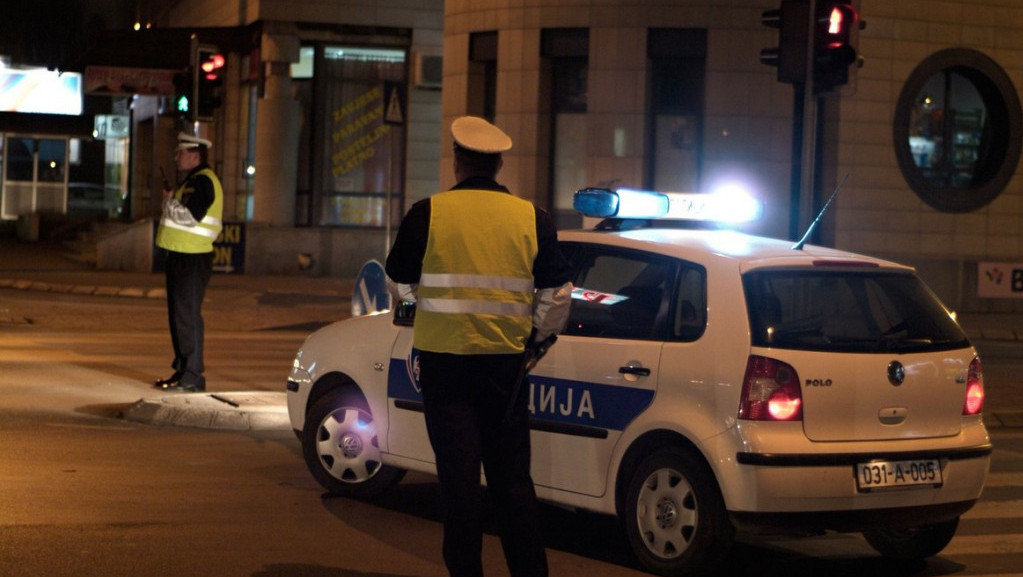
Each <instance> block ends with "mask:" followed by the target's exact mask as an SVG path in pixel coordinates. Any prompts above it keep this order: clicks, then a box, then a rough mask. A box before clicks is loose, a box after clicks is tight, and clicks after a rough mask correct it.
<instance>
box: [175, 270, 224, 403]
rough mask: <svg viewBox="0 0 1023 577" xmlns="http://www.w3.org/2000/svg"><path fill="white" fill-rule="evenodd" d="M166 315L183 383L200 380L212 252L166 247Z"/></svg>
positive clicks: (199, 381) (176, 367)
mask: <svg viewBox="0 0 1023 577" xmlns="http://www.w3.org/2000/svg"><path fill="white" fill-rule="evenodd" d="M166 271H167V318H168V321H169V324H170V334H171V343H172V344H173V345H174V362H173V363H172V364H171V366H172V367H173V368H174V371H175V372H176V373H180V374H181V382H182V384H185V385H196V384H199V383H201V382H202V381H203V376H202V375H203V371H204V370H205V369H206V367H205V365H204V363H203V340H204V334H205V328H206V327H205V324H204V323H203V318H202V301H203V298H205V296H206V286H207V285H208V284H209V282H210V277H211V276H212V275H213V253H212V252H207V253H201V254H186V253H180V252H172V251H167V264H166Z"/></svg>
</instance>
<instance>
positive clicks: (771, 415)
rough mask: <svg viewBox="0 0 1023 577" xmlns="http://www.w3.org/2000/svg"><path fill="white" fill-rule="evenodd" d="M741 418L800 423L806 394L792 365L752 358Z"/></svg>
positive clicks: (745, 380)
mask: <svg viewBox="0 0 1023 577" xmlns="http://www.w3.org/2000/svg"><path fill="white" fill-rule="evenodd" d="M739 418H740V419H746V420H749V421H800V420H802V419H803V394H802V392H801V391H800V389H799V375H797V374H796V371H795V369H793V368H792V366H791V365H789V364H788V363H783V362H781V361H778V360H775V359H769V358H767V357H758V356H755V355H754V356H750V358H749V360H748V361H747V362H746V378H745V379H743V383H742V399H741V400H740V401H739Z"/></svg>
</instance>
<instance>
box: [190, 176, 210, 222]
mask: <svg viewBox="0 0 1023 577" xmlns="http://www.w3.org/2000/svg"><path fill="white" fill-rule="evenodd" d="M189 188H190V189H191V190H188V191H186V193H185V194H183V195H182V197H181V204H184V205H185V207H186V208H188V212H190V213H192V217H193V218H194V219H195V220H196V222H198V221H200V220H202V219H203V218H204V217H205V216H206V213H207V212H208V211H209V210H210V207H211V206H213V199H214V196H215V194H216V193H215V192H214V191H213V181H212V180H210V177H208V176H206V175H205V174H197V175H195V176H193V177H192V178H191V179H190V182H189Z"/></svg>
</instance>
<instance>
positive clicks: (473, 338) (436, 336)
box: [413, 189, 538, 355]
mask: <svg viewBox="0 0 1023 577" xmlns="http://www.w3.org/2000/svg"><path fill="white" fill-rule="evenodd" d="M537 250H538V244H537V238H536V215H535V211H534V208H533V205H532V203H530V202H528V201H525V200H523V199H521V198H517V197H515V196H512V195H511V194H508V193H506V192H501V191H493V190H470V189H459V190H451V191H447V192H442V193H440V194H437V195H435V196H433V197H432V198H431V199H430V229H429V234H428V238H427V242H426V254H425V256H424V258H423V270H422V275H421V277H420V279H419V290H418V302H417V304H416V320H415V325H414V329H413V344H414V345H415V346H416V347H417V348H419V349H420V350H424V351H433V352H441V353H454V354H463V355H473V354H506V353H517V352H522V351H523V350H524V349H525V345H526V340H527V339H528V338H529V334H530V331H531V329H532V325H533V260H534V259H535V258H536V254H537Z"/></svg>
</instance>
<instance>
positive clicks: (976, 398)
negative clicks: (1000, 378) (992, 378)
mask: <svg viewBox="0 0 1023 577" xmlns="http://www.w3.org/2000/svg"><path fill="white" fill-rule="evenodd" d="M983 408H984V371H983V370H981V368H980V359H978V358H975V359H973V361H972V362H971V363H970V370H969V372H968V373H967V374H966V401H965V402H963V414H964V415H979V414H980V411H981V409H983Z"/></svg>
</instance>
